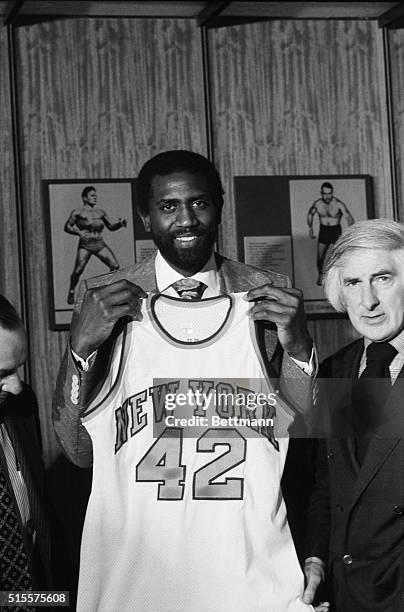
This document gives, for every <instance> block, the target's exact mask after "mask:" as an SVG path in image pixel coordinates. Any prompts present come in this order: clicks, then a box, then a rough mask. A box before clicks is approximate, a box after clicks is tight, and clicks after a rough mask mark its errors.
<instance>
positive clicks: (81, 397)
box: [52, 281, 94, 468]
mask: <svg viewBox="0 0 404 612" xmlns="http://www.w3.org/2000/svg"><path fill="white" fill-rule="evenodd" d="M86 288H87V287H86V284H85V281H83V282H82V283H80V287H79V291H78V296H77V300H76V304H75V310H74V313H73V320H72V325H74V320H75V317H76V316H77V315H78V313H79V311H80V309H81V304H82V302H83V296H84V293H85V291H86ZM92 379H93V374H92V373H91V374H90V373H87V372H83V371H82V370H80V369H79V368H78V367H77V364H76V362H75V360H74V358H73V356H72V353H71V349H70V345H68V346H67V348H66V351H65V354H64V356H63V359H62V363H61V366H60V369H59V373H58V376H57V381H56V390H55V393H54V396H53V404H52V419H53V426H54V429H55V433H56V437H57V439H58V441H59V444H60V446H61V447H62V449H63V451H64V453H65V454H66V456H67V457H68V458H69V459H70V460H71V461H72V462H73V463H74V464H75V465H78V466H79V467H83V468H85V467H90V466H91V465H92V461H93V450H92V443H91V438H90V436H89V435H88V433H87V430H86V429H85V427H84V426H83V425H82V423H81V414H82V412H83V410H84V407H85V402H86V399H87V398H86V395H87V394H88V390H89V389H90V388H91V386H92V384H93V382H94V381H93V380H92Z"/></svg>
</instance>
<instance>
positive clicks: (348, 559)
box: [342, 555, 352, 565]
mask: <svg viewBox="0 0 404 612" xmlns="http://www.w3.org/2000/svg"><path fill="white" fill-rule="evenodd" d="M342 560H343V562H344V564H345V565H352V557H351V555H344V556H343V557H342Z"/></svg>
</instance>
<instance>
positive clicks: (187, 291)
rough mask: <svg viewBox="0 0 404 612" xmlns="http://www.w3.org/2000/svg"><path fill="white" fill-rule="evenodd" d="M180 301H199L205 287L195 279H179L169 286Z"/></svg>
mask: <svg viewBox="0 0 404 612" xmlns="http://www.w3.org/2000/svg"><path fill="white" fill-rule="evenodd" d="M171 287H172V288H173V289H175V291H176V292H177V293H178V295H179V296H180V298H181V299H182V300H200V299H201V297H202V295H203V292H204V291H205V289H207V285H205V283H202V282H201V281H198V280H196V279H195V278H181V279H180V280H178V281H176V282H175V283H173V284H172V285H171Z"/></svg>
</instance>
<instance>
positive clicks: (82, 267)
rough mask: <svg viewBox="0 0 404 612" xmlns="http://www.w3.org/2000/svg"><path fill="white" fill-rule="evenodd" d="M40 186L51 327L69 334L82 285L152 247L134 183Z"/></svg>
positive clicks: (103, 181) (49, 183) (68, 182)
mask: <svg viewBox="0 0 404 612" xmlns="http://www.w3.org/2000/svg"><path fill="white" fill-rule="evenodd" d="M41 187H42V194H43V204H44V218H45V231H46V256H47V270H48V293H49V300H48V302H49V322H50V329H52V330H67V329H69V326H70V321H71V317H72V313H73V308H74V301H75V298H76V296H77V289H78V287H79V284H80V282H81V281H82V280H84V279H85V278H89V277H91V276H97V275H100V274H105V273H107V272H109V271H111V270H114V269H118V268H125V267H127V266H130V265H132V264H134V263H135V262H136V261H141V260H142V259H145V258H146V256H147V255H149V254H150V253H151V251H152V250H153V249H154V243H153V241H152V240H150V239H149V238H148V235H147V234H146V233H145V230H144V229H143V225H142V223H141V220H140V218H139V217H138V216H137V213H136V205H135V204H136V203H135V180H134V179H93V178H84V179H62V180H45V179H44V180H42V181H41ZM79 234H80V235H79Z"/></svg>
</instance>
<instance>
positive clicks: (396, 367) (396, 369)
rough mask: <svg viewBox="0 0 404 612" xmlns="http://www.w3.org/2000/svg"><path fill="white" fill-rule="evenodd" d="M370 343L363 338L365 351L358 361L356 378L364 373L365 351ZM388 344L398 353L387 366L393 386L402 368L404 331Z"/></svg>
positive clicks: (403, 364)
mask: <svg viewBox="0 0 404 612" xmlns="http://www.w3.org/2000/svg"><path fill="white" fill-rule="evenodd" d="M371 343H372V340H369V339H368V338H364V345H365V350H364V351H363V354H362V357H361V360H360V364H359V373H358V376H360V375H361V374H362V372H363V371H364V369H365V368H366V349H367V347H368V346H369V344H371ZM389 344H391V346H394V348H395V349H397V351H398V352H397V355H396V356H395V357H394V358H393V360H392V362H391V363H390V366H389V371H390V377H391V384H392V385H393V384H394V383H395V382H396V379H397V376H398V375H399V373H400V370H401V369H402V367H403V366H404V330H403V331H401V332H400V333H399V334H398V336H396V337H395V338H393V339H392V340H390V342H389Z"/></svg>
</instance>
